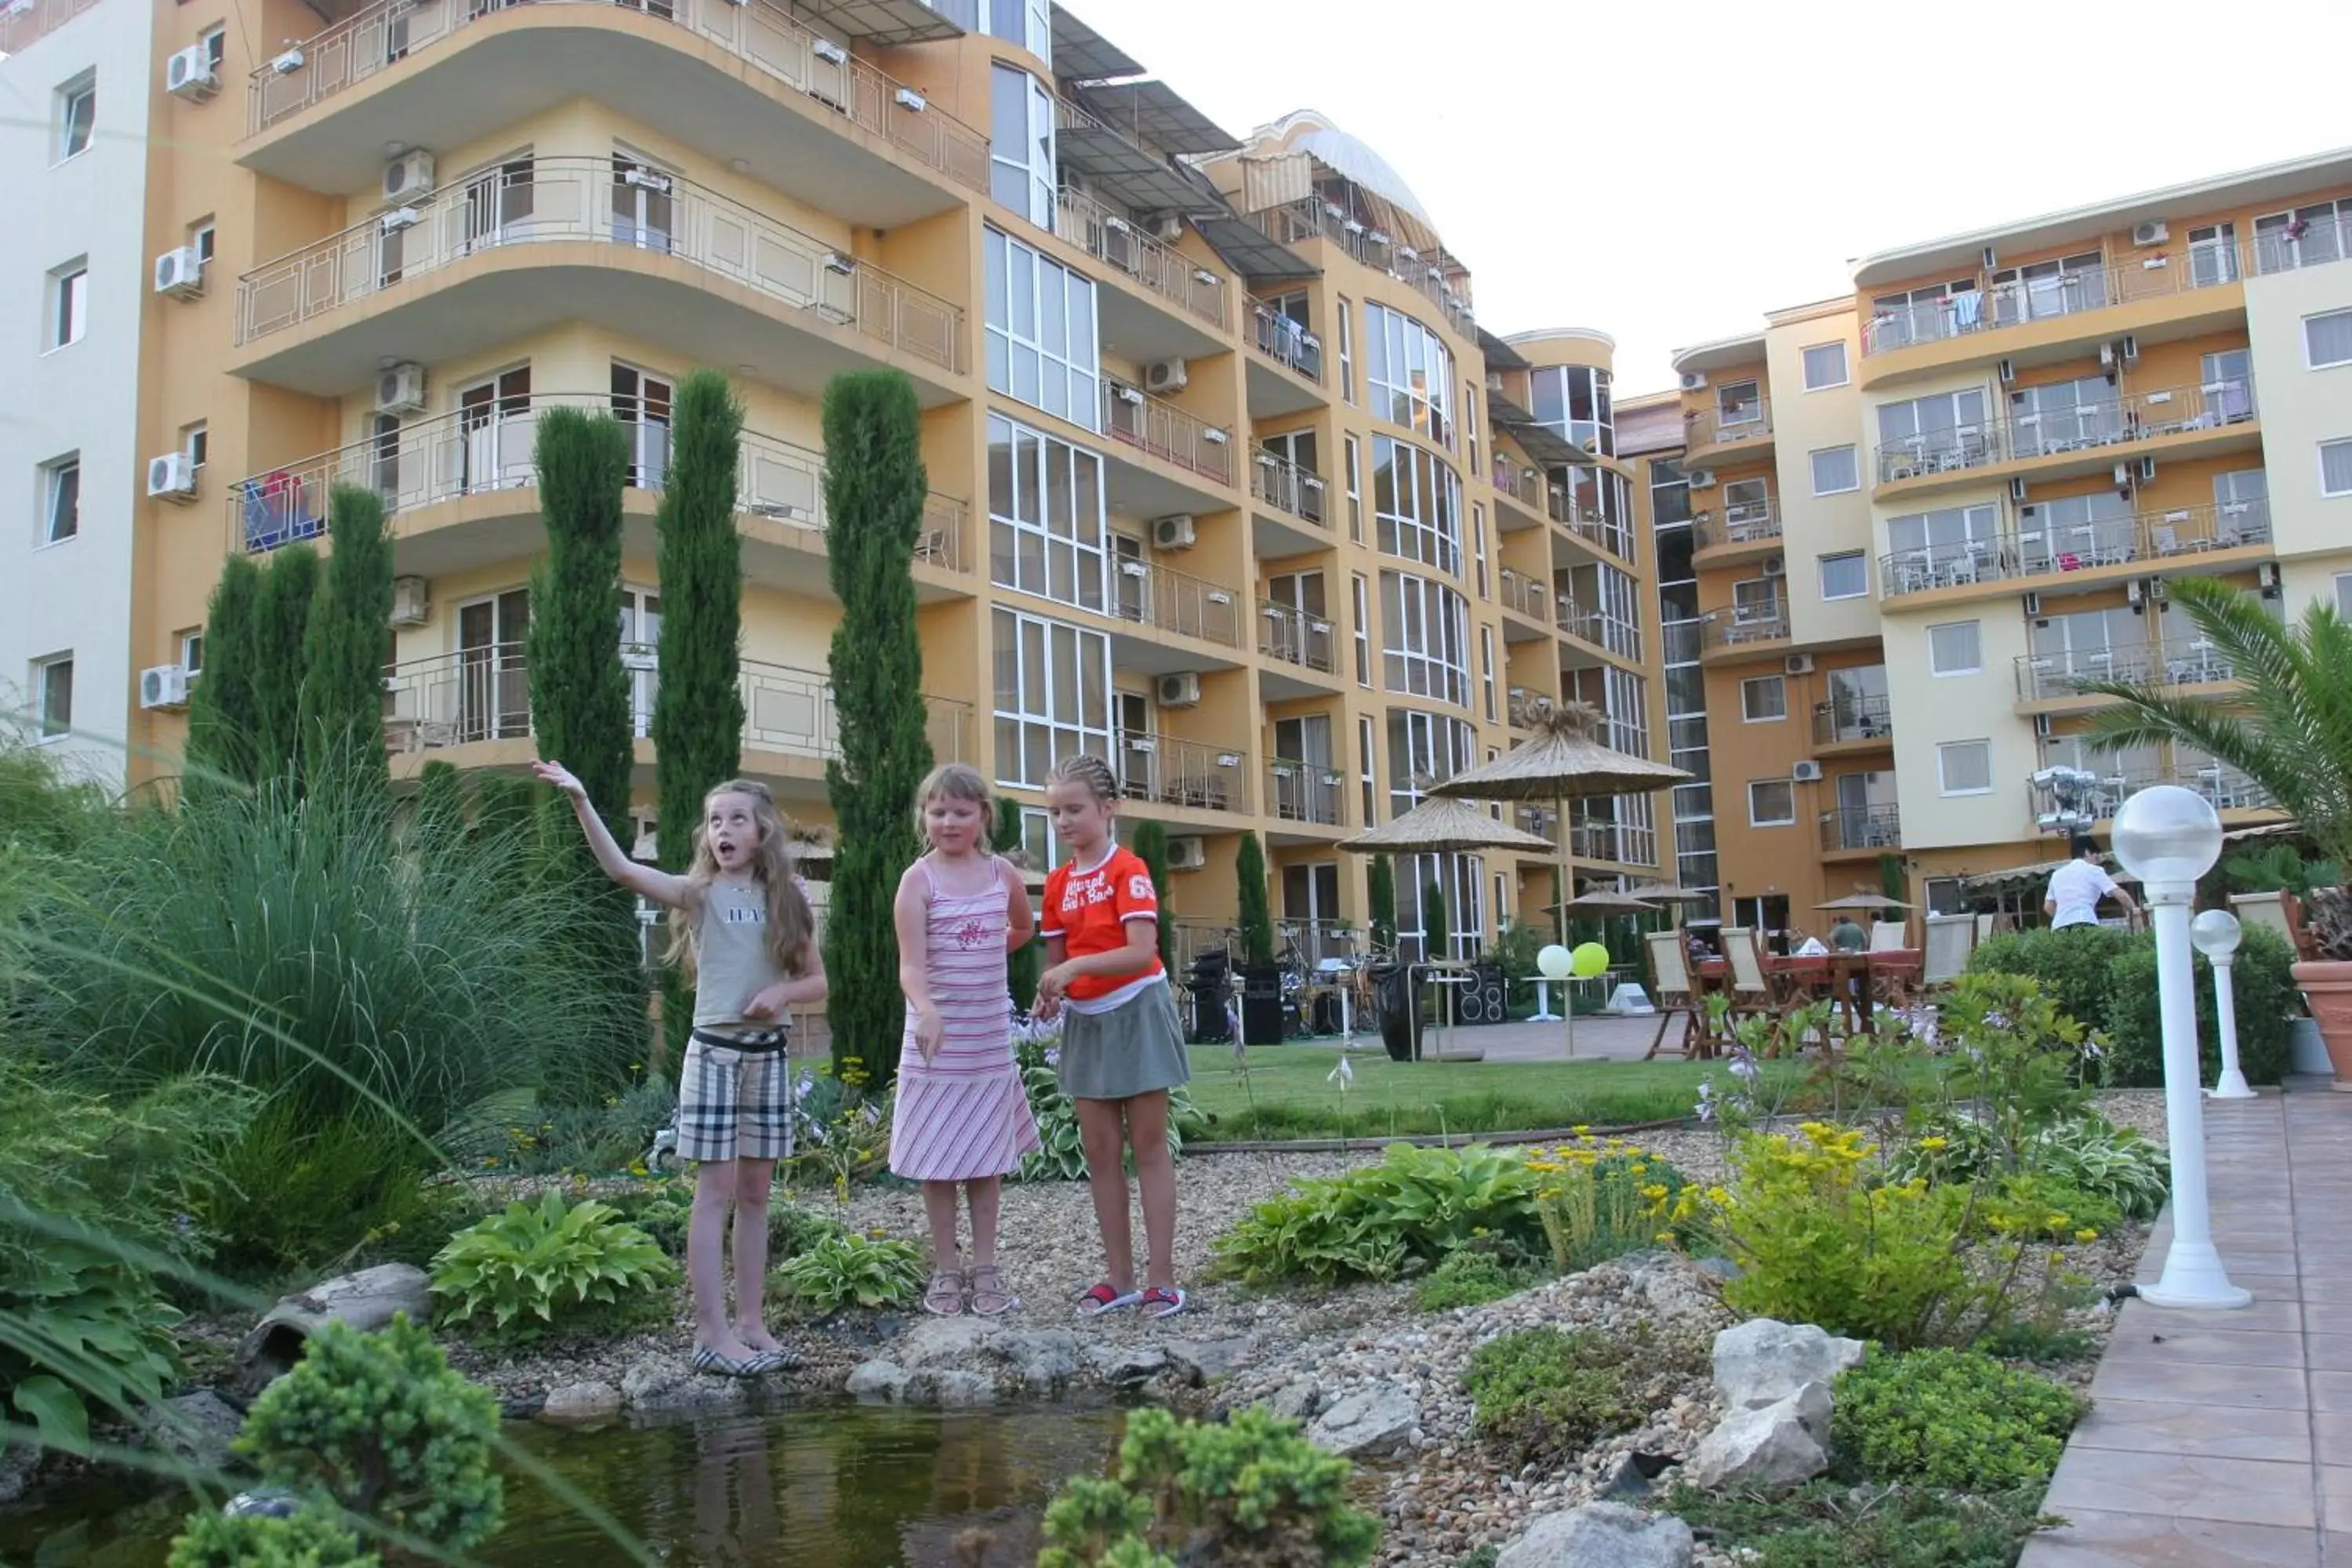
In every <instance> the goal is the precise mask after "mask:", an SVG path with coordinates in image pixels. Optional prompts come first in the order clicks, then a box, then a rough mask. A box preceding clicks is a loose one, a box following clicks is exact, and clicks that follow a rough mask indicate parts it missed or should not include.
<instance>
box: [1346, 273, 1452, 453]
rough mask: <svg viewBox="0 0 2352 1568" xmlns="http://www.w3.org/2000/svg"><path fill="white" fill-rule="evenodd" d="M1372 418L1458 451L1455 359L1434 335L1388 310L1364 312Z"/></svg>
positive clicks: (1374, 307)
mask: <svg viewBox="0 0 2352 1568" xmlns="http://www.w3.org/2000/svg"><path fill="white" fill-rule="evenodd" d="M1364 332H1365V343H1364V349H1365V353H1366V354H1367V355H1368V356H1369V357H1370V366H1369V367H1368V371H1367V376H1368V380H1369V382H1370V392H1371V409H1372V413H1373V414H1374V415H1376V416H1379V417H1380V418H1382V419H1386V420H1388V421H1389V422H1390V423H1391V424H1395V425H1402V426H1404V427H1405V428H1406V429H1408V430H1411V431H1413V432H1414V433H1415V434H1417V435H1422V436H1426V437H1429V438H1430V439H1431V440H1433V441H1434V442H1436V443H1437V444H1438V445H1439V446H1441V447H1444V448H1445V449H1446V450H1447V451H1449V452H1450V451H1452V450H1453V449H1454V354H1453V352H1452V351H1451V350H1449V349H1448V348H1447V347H1446V346H1445V344H1444V342H1442V341H1440V340H1439V338H1438V336H1437V334H1436V333H1435V332H1433V331H1430V330H1429V329H1428V328H1427V327H1424V326H1423V325H1422V324H1421V323H1420V322H1419V321H1414V320H1413V319H1412V317H1411V316H1407V315H1402V314H1400V313H1399V312H1397V311H1395V310H1390V309H1389V308H1388V307H1387V306H1385V305H1366V306H1365V307H1364Z"/></svg>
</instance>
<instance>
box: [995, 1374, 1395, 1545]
mask: <svg viewBox="0 0 2352 1568" xmlns="http://www.w3.org/2000/svg"><path fill="white" fill-rule="evenodd" d="M1350 1473H1351V1467H1350V1466H1349V1463H1348V1461H1347V1460H1345V1459H1343V1458H1339V1456H1338V1455H1336V1454H1327V1453H1325V1452H1324V1451H1323V1450H1322V1449H1320V1448H1318V1447H1315V1446H1314V1445H1313V1444H1312V1443H1309V1442H1308V1441H1307V1439H1306V1438H1305V1437H1304V1436H1301V1434H1300V1431H1299V1428H1298V1425H1297V1423H1296V1422H1293V1421H1283V1420H1279V1419H1277V1418H1276V1417H1275V1416H1273V1415H1269V1414H1268V1413H1267V1412H1266V1411H1265V1410H1264V1409H1262V1408H1259V1407H1257V1406H1252V1407H1250V1408H1248V1409H1246V1410H1240V1411H1236V1412H1235V1413H1234V1416H1233V1419H1232V1420H1230V1421H1227V1422H1224V1423H1223V1424H1217V1423H1210V1422H1190V1421H1179V1420H1178V1419H1177V1418H1176V1417H1175V1416H1173V1415H1170V1414H1169V1413H1168V1412H1167V1411H1165V1410H1150V1409H1146V1410H1139V1411H1137V1412H1136V1413H1135V1414H1134V1415H1132V1416H1131V1417H1129V1420H1128V1424H1127V1436H1126V1439H1125V1440H1124V1441H1123V1442H1121V1443H1120V1445H1119V1450H1118V1475H1117V1477H1116V1478H1115V1479H1101V1478H1097V1477H1092V1476H1079V1477H1076V1478H1074V1479H1071V1480H1069V1481H1066V1482H1065V1483H1064V1484H1063V1487H1062V1490H1061V1493H1060V1495H1059V1496H1057V1497H1056V1498H1055V1500H1054V1501H1053V1503H1052V1504H1051V1505H1050V1506H1049V1507H1047V1509H1046V1510H1045V1551H1044V1552H1041V1553H1039V1554H1038V1557H1037V1568H1162V1565H1167V1568H1173V1563H1175V1561H1176V1556H1174V1555H1171V1553H1174V1554H1181V1558H1182V1560H1183V1561H1184V1562H1186V1563H1230V1564H1233V1565H1234V1568H1244V1565H1255V1568H1283V1565H1286V1564H1292V1563H1317V1564H1320V1565H1322V1568H1360V1564H1363V1563H1369V1562H1370V1561H1371V1557H1372V1552H1373V1549H1374V1548H1375V1547H1377V1546H1378V1545H1379V1544H1380V1537H1381V1526H1380V1521H1378V1520H1376V1519H1374V1518H1372V1517H1371V1516H1370V1515H1369V1514H1364V1513H1359V1512H1358V1511H1356V1510H1354V1509H1352V1508H1350V1507H1349V1506H1348V1483H1349V1475H1350Z"/></svg>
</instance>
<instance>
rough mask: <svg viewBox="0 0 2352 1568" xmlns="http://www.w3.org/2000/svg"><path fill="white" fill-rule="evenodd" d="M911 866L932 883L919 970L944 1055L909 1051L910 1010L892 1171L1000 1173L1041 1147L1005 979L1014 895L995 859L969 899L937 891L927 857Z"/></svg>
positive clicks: (964, 1177)
mask: <svg viewBox="0 0 2352 1568" xmlns="http://www.w3.org/2000/svg"><path fill="white" fill-rule="evenodd" d="M916 864H917V865H919V866H920V867H921V868H922V871H923V880H924V882H925V883H926V884H927V885H928V886H929V889H930V907H929V915H928V916H927V918H926V920H925V923H924V925H925V931H926V933H927V935H926V941H925V948H924V957H923V968H924V971H925V972H926V973H928V974H929V976H930V982H931V1001H932V1004H933V1005H936V1006H937V1007H938V1008H939V1010H940V1021H941V1022H942V1023H944V1024H945V1025H946V1026H947V1031H946V1036H945V1037H944V1038H943V1039H941V1040H940V1054H939V1055H938V1056H937V1057H934V1058H932V1059H931V1060H930V1061H929V1062H925V1061H924V1060H923V1058H922V1053H921V1052H919V1051H918V1050H917V1049H916V1048H915V1010H914V1008H913V1007H911V1006H909V1007H908V1009H907V1036H906V1040H905V1042H904V1045H903V1047H902V1049H901V1051H900V1053H899V1057H898V1091H897V1093H898V1098H897V1101H896V1110H895V1111H894V1112H893V1114H892V1117H891V1121H890V1171H891V1173H892V1174H894V1175H897V1176H900V1177H903V1178H905V1179H906V1180H908V1181H910V1182H963V1181H970V1180H971V1179H972V1178H973V1177H975V1176H1002V1175H1005V1174H1008V1173H1011V1172H1013V1171H1014V1170H1017V1169H1018V1168H1019V1167H1020V1164H1021V1157H1022V1156H1023V1155H1024V1154H1026V1153H1028V1152H1030V1151H1031V1150H1033V1149H1034V1148H1036V1147H1037V1123H1036V1122H1035V1121H1034V1120H1033V1119H1032V1118H1031V1117H1030V1115H1029V1099H1028V1096H1027V1095H1025V1094H1024V1093H1023V1092H1022V1089H1021V1071H1020V1068H1018V1067H1017V1066H1015V1065H1014V1062H1013V1037H1012V1024H1013V999H1012V996H1011V994H1010V993H1008V992H1007V990H1006V989H1005V982H1004V957H1005V954H1004V940H1005V933H1006V931H1007V930H1008V928H1009V926H1010V923H1011V921H1010V916H1009V915H1008V913H1007V905H1006V900H1007V898H1008V897H1009V896H1010V895H1008V894H1007V892H1006V890H1005V887H1004V883H1003V880H1002V875H1003V873H1002V868H1001V864H1000V862H998V861H997V859H996V858H994V857H993V856H992V857H990V858H989V870H990V872H991V876H990V879H989V884H988V888H987V889H986V890H985V891H983V892H979V893H972V894H968V895H959V894H950V893H947V892H943V891H941V890H940V885H939V883H938V882H937V881H936V880H935V879H933V878H932V876H931V863H930V858H929V857H928V856H926V857H925V858H923V859H921V860H919V861H918V862H916Z"/></svg>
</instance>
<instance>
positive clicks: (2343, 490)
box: [2319, 438, 2352, 496]
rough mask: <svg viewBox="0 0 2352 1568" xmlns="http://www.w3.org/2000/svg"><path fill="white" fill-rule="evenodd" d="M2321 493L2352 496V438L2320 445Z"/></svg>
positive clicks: (2324, 442)
mask: <svg viewBox="0 0 2352 1568" xmlns="http://www.w3.org/2000/svg"><path fill="white" fill-rule="evenodd" d="M2319 493H2320V494H2321V495H2324V496H2352V438H2347V439H2345V440H2342V441H2322V442H2321V443H2320V444H2319Z"/></svg>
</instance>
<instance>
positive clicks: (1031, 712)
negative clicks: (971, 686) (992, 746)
mask: <svg viewBox="0 0 2352 1568" xmlns="http://www.w3.org/2000/svg"><path fill="white" fill-rule="evenodd" d="M993 616H994V620H995V628H994V630H995V662H996V775H997V777H998V779H999V780H1000V781H1001V782H1003V783H1005V784H1019V785H1022V786H1024V787H1025V788H1029V789H1043V788H1044V787H1045V775H1046V773H1048V772H1050V771H1051V770H1052V768H1053V766H1054V761H1055V758H1057V757H1066V756H1068V755H1069V754H1070V753H1071V752H1091V753H1093V754H1094V755H1096V756H1098V757H1104V758H1108V756H1109V755H1110V754H1111V752H1110V639H1109V638H1108V637H1104V636H1103V635H1102V634H1101V633H1100V632H1091V631H1087V629H1086V628H1084V627H1082V626H1068V625H1066V624H1064V623H1062V622H1060V621H1049V620H1045V619H1044V618H1043V617H1041V616H1024V615H1022V614H1020V613H1018V612H1016V611H1013V610H1002V609H1000V610H997V611H994V612H993Z"/></svg>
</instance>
